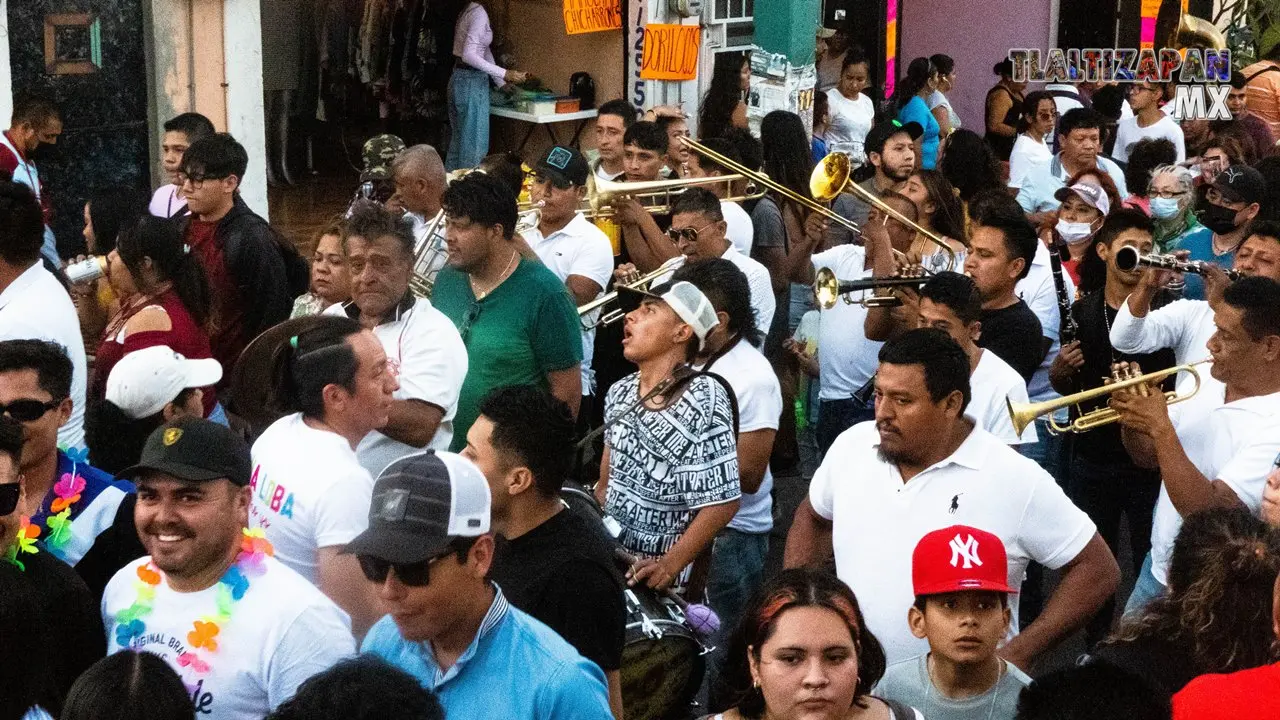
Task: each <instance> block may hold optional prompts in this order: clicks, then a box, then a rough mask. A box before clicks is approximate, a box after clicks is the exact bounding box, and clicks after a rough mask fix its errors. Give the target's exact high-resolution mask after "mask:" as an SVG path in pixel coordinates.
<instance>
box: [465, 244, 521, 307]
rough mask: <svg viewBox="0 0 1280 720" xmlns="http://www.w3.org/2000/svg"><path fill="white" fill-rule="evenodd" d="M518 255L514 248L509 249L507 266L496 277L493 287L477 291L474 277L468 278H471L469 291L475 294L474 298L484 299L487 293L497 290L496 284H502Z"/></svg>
mask: <svg viewBox="0 0 1280 720" xmlns="http://www.w3.org/2000/svg"><path fill="white" fill-rule="evenodd" d="M519 256H520V253H518V252H516V251H515V250H512V251H511V259H510V260H508V261H507V267H506V269H505V270H503V271H502V275H501V276H500V277H499V278H498V281H497V282H495V283H494V284H493V287H491V288H489V289H488V290H483V291H480V292H477V291H476V280H475V278H470V280H471V292H472V293H474V294H475V296H476V299H477V300H483V299H485V298H486V297H488V295H489V293H491V292H493V291H494V290H497V289H498V286H499V285H501V284H502V281H503V280H506V279H507V274H508V273H510V272H511V268H512V266H514V265H515V263H516V258H517V257H519Z"/></svg>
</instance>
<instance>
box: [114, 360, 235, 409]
mask: <svg viewBox="0 0 1280 720" xmlns="http://www.w3.org/2000/svg"><path fill="white" fill-rule="evenodd" d="M221 379H222V365H220V364H219V363H218V361H217V360H213V359H207V360H188V359H186V358H185V357H183V356H182V355H180V354H178V353H176V352H174V351H173V350H172V349H171V348H169V347H168V346H167V345H156V346H154V347H149V348H143V349H141V350H135V351H133V352H131V353H129V354H128V355H125V356H124V357H122V358H120V361H119V362H117V363H116V364H115V367H113V368H111V374H110V375H109V376H108V377H107V395H106V398H107V400H108V401H109V402H111V403H112V404H113V405H115V406H116V407H118V408H120V410H121V411H122V412H123V413H124V414H125V415H127V416H128V417H130V418H132V419H134V420H138V419H140V418H145V417H151V416H152V415H155V414H156V413H158V412H160V411H161V410H163V409H164V406H165V405H168V404H169V403H171V402H173V401H174V399H175V398H177V397H178V394H179V393H181V392H182V391H183V390H186V389H187V388H200V387H207V386H209V385H213V384H214V383H216V382H218V381H219V380H221Z"/></svg>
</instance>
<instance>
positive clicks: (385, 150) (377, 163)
mask: <svg viewBox="0 0 1280 720" xmlns="http://www.w3.org/2000/svg"><path fill="white" fill-rule="evenodd" d="M404 148H405V145H404V141H403V140H401V139H400V138H398V137H396V136H395V135H377V136H375V137H371V138H369V140H368V142H366V143H365V144H364V153H363V154H364V171H363V172H361V173H360V180H361V181H366V180H390V179H391V162H392V161H393V160H395V159H396V156H397V155H399V154H400V153H401V152H404Z"/></svg>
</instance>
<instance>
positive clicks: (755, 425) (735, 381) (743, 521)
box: [699, 342, 782, 533]
mask: <svg viewBox="0 0 1280 720" xmlns="http://www.w3.org/2000/svg"><path fill="white" fill-rule="evenodd" d="M699 369H701V368H699ZM708 370H709V371H710V372H713V373H715V374H716V375H719V376H720V377H722V378H724V379H725V381H726V382H728V383H729V387H731V388H733V394H734V396H735V398H736V399H737V401H738V434H739V435H741V434H743V433H749V432H754V431H756V430H777V429H778V423H779V421H780V420H781V418H782V388H781V386H780V385H779V384H778V376H777V374H776V373H774V371H773V366H772V365H770V364H769V361H768V360H766V359H765V357H764V355H762V354H760V351H759V350H757V349H755V348H754V347H752V346H751V345H750V343H745V342H739V343H737V344H736V345H734V346H733V349H732V350H730V351H729V352H727V353H725V354H724V355H723V356H721V357H720V358H719V359H718V360H716V361H715V362H714V363H712V365H711V367H710V368H708ZM772 491H773V472H772V471H771V470H770V469H769V467H768V466H767V465H766V466H765V469H764V479H763V480H761V481H760V487H759V488H757V489H756V491H755V492H753V493H748V492H743V493H742V499H741V504H740V505H739V506H738V512H737V514H735V515H734V516H733V519H732V520H730V521H729V527H731V528H733V529H735V530H741V531H742V532H746V533H767V532H769V531H770V530H772V529H773V498H772V497H771V493H772Z"/></svg>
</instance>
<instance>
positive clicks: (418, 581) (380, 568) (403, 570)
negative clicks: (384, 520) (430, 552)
mask: <svg viewBox="0 0 1280 720" xmlns="http://www.w3.org/2000/svg"><path fill="white" fill-rule="evenodd" d="M455 552H457V551H456V550H454V549H453V548H450V549H448V550H446V551H445V552H443V553H441V554H439V555H436V556H435V557H431V558H427V559H426V560H422V561H421V562H415V563H393V562H390V561H388V560H383V559H382V558H379V557H374V556H372V555H357V556H356V558H357V559H358V560H359V561H360V571H361V572H363V573H364V576H365V579H367V580H368V581H369V582H372V583H377V584H379V585H381V584H383V583H385V582H386V581H387V575H388V574H390V572H391V569H392V568H395V571H396V579H397V580H399V581H400V583H401V584H403V585H407V586H408V587H423V586H425V585H426V584H427V583H429V582H431V565H432V563H434V562H436V561H437V560H440V559H442V558H446V557H448V556H450V555H452V554H454V553H455Z"/></svg>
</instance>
